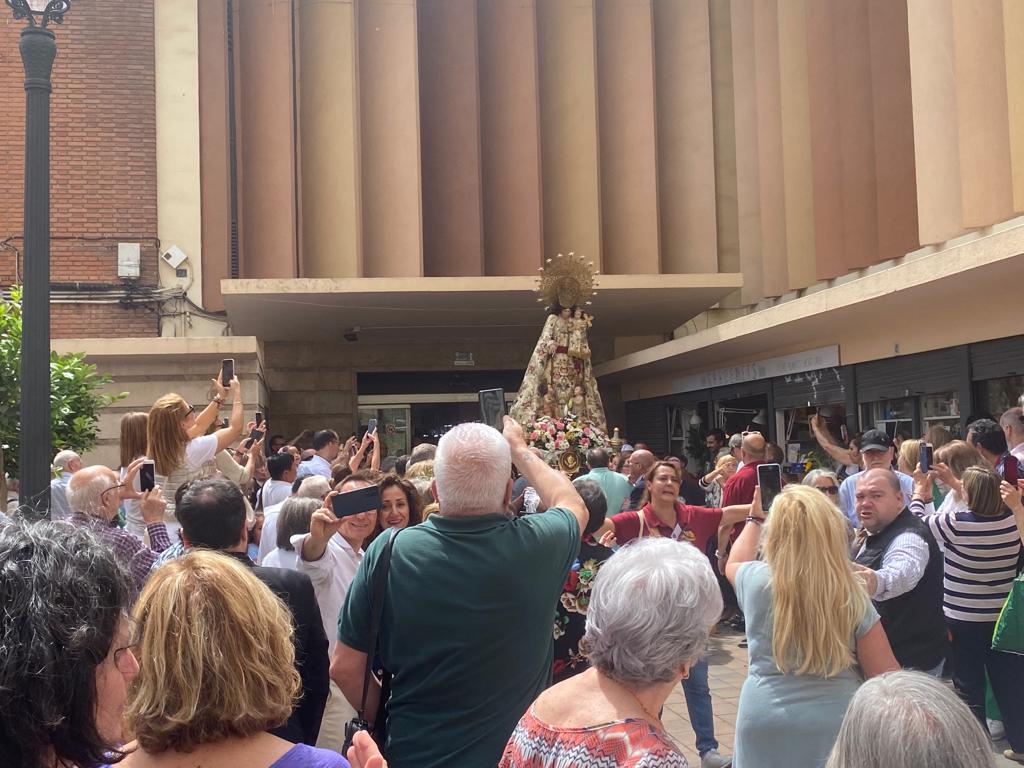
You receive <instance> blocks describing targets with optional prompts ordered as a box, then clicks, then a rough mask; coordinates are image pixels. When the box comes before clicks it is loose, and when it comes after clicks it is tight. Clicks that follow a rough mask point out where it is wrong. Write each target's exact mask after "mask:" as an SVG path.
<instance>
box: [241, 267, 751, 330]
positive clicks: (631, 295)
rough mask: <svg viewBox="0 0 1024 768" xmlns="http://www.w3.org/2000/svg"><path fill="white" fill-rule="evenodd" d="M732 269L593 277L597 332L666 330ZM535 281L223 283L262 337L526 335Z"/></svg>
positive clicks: (728, 287) (720, 288)
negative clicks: (349, 331)
mask: <svg viewBox="0 0 1024 768" xmlns="http://www.w3.org/2000/svg"><path fill="white" fill-rule="evenodd" d="M742 282H743V280H742V276H741V275H739V274H736V273H723V274H695V275H600V276H599V279H598V288H597V296H595V297H594V298H593V306H591V307H590V308H589V309H590V310H592V311H593V314H594V316H595V321H594V327H593V329H592V331H591V333H592V334H593V335H594V336H596V337H609V336H616V335H618V336H622V335H653V334H667V333H671V332H672V330H673V329H674V328H677V327H678V326H679V325H681V324H683V323H684V322H686V321H687V320H689V319H690V318H692V317H694V316H696V315H698V314H699V313H701V312H703V311H704V310H706V309H708V308H709V307H711V306H713V305H714V304H716V303H717V302H718V301H720V300H721V299H722V298H724V297H725V296H727V295H729V294H730V293H732V292H733V291H735V290H737V289H738V288H740V287H741V286H742ZM535 284H536V281H535V278H533V277H410V278H331V279H326V278H297V279H246V280H222V281H221V291H222V292H223V295H224V306H225V308H226V310H227V313H228V319H229V321H230V323H231V327H232V330H233V332H234V333H236V334H239V335H246V336H256V337H258V338H260V339H262V340H265V341H288V340H298V339H302V340H307V341H310V340H312V341H338V340H340V339H341V338H342V334H344V333H345V331H346V329H348V328H352V327H359V329H360V333H359V338H360V341H368V342H386V341H408V340H409V339H410V332H414V333H415V336H416V338H419V339H466V338H477V339H525V338H531V337H534V336H536V334H537V333H538V332H539V330H540V327H541V325H542V323H543V314H542V312H543V310H542V309H541V306H540V304H538V302H537V294H536V293H534V286H535Z"/></svg>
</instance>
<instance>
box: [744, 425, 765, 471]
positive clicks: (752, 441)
mask: <svg viewBox="0 0 1024 768" xmlns="http://www.w3.org/2000/svg"><path fill="white" fill-rule="evenodd" d="M766 445H767V441H766V440H765V439H764V435H759V434H758V433H757V432H751V433H750V434H748V435H744V436H743V443H742V444H741V445H740V454H741V458H742V459H743V463H744V464H750V463H751V462H752V461H764V451H765V446H766Z"/></svg>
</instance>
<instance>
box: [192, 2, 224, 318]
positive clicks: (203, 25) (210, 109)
mask: <svg viewBox="0 0 1024 768" xmlns="http://www.w3.org/2000/svg"><path fill="white" fill-rule="evenodd" d="M197 10H198V14H199V15H198V18H199V114H200V115H201V116H202V118H201V119H200V121H199V159H200V166H199V183H200V201H201V205H202V263H203V268H202V286H203V288H202V291H203V306H204V307H205V308H206V309H209V310H213V311H217V310H222V309H224V299H223V297H222V296H221V293H220V281H221V280H224V279H226V278H229V277H230V276H231V173H230V162H231V146H230V143H229V136H228V74H227V64H228V48H227V39H228V38H227V3H226V2H225V0H209V2H205V3H199V4H198V9H197Z"/></svg>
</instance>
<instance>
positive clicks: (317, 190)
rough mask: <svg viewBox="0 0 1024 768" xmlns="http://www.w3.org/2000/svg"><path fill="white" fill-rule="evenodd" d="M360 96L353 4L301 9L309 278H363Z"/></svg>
mask: <svg viewBox="0 0 1024 768" xmlns="http://www.w3.org/2000/svg"><path fill="white" fill-rule="evenodd" d="M358 105H359V89H358V87H357V83H356V17H355V4H354V2H353V0H302V2H301V4H300V5H299V142H300V149H301V151H300V153H299V156H300V158H301V171H302V173H301V179H302V183H301V187H300V191H301V200H302V275H303V277H359V276H360V274H361V263H360V262H361V253H360V232H361V229H362V222H361V220H360V215H359V132H358V126H359V109H358Z"/></svg>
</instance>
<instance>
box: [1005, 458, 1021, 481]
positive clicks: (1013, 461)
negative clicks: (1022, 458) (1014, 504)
mask: <svg viewBox="0 0 1024 768" xmlns="http://www.w3.org/2000/svg"><path fill="white" fill-rule="evenodd" d="M1003 480H1005V481H1006V482H1008V483H1009V484H1010V485H1012V486H1013V487H1014V488H1016V487H1017V481H1018V480H1020V473H1019V472H1018V471H1017V457H1016V456H1014V455H1013V454H1012V453H1011V454H1010V455H1009V456H1007V457H1006V460H1005V461H1004V462H1003Z"/></svg>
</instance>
